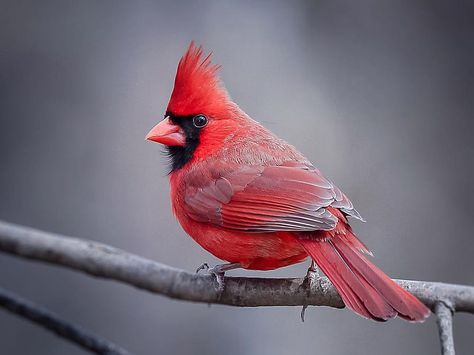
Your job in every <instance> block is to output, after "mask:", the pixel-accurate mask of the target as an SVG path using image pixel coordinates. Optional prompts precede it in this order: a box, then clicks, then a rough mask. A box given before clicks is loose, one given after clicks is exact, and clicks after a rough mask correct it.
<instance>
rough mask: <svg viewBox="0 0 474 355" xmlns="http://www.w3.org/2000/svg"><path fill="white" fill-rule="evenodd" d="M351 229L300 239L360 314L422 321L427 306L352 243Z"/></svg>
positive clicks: (425, 315)
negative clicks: (341, 235)
mask: <svg viewBox="0 0 474 355" xmlns="http://www.w3.org/2000/svg"><path fill="white" fill-rule="evenodd" d="M350 238H354V239H357V238H356V237H355V236H354V235H352V233H351V234H350V235H346V236H344V238H341V237H340V236H339V235H335V236H334V237H332V238H331V239H330V240H327V239H316V238H315V239H301V240H300V243H301V244H302V245H303V247H304V248H305V250H306V251H307V252H308V254H310V255H311V257H312V259H313V260H314V261H315V262H316V263H317V264H318V266H319V267H320V268H321V270H322V271H323V272H324V273H325V274H326V276H327V277H328V278H329V280H331V282H332V283H333V285H334V287H335V288H336V289H337V291H338V292H339V294H340V296H341V298H342V300H343V301H344V303H345V305H346V306H347V307H349V308H351V309H352V310H354V311H355V312H356V313H358V314H360V315H361V316H363V317H366V318H370V319H374V320H377V321H386V320H388V319H390V318H393V317H395V316H396V315H397V314H398V315H399V316H400V317H402V318H404V319H407V320H410V321H423V320H424V319H425V318H426V317H428V315H429V314H430V311H429V309H428V308H427V307H426V306H425V305H424V304H423V303H421V302H420V301H419V300H418V299H417V298H416V297H415V296H413V295H412V294H411V293H409V292H408V291H406V290H405V289H403V288H402V287H400V286H399V285H398V284H397V283H395V282H394V281H393V280H392V279H390V278H389V277H388V276H387V275H385V274H384V273H383V272H382V271H381V270H380V269H378V268H377V267H376V266H375V265H374V264H372V263H371V262H370V261H368V260H367V259H366V258H365V256H364V255H363V254H362V253H361V251H360V250H359V249H358V248H357V247H356V246H357V245H358V243H356V242H353V241H352V242H349V241H350Z"/></svg>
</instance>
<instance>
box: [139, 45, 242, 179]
mask: <svg viewBox="0 0 474 355" xmlns="http://www.w3.org/2000/svg"><path fill="white" fill-rule="evenodd" d="M218 70H219V66H218V65H215V64H212V63H211V54H209V55H207V56H204V55H203V51H202V48H201V47H196V46H195V45H194V43H193V42H191V44H190V45H189V48H188V50H187V51H186V53H185V54H184V56H183V57H182V58H181V60H180V61H179V64H178V69H177V72H176V78H175V82H174V88H173V92H172V93H171V98H170V100H169V103H168V107H167V109H166V113H165V117H164V119H163V120H162V121H161V122H160V123H158V124H157V125H156V126H155V127H153V128H152V129H151V131H150V132H149V133H148V134H147V136H146V139H148V140H151V141H155V142H158V143H161V144H164V145H165V146H166V147H167V150H168V153H169V155H170V156H171V164H172V166H171V170H172V171H174V170H177V169H179V168H181V167H182V166H184V165H185V164H186V163H187V162H188V161H189V160H191V159H192V158H193V157H196V155H210V154H213V153H215V151H216V150H217V149H219V148H220V147H221V146H222V144H223V142H224V141H225V139H226V138H227V137H228V136H229V135H231V134H232V133H233V132H234V131H235V130H236V129H237V127H238V121H239V120H242V119H245V118H244V117H245V114H244V113H243V112H242V111H241V110H240V109H239V107H238V106H237V105H236V104H235V103H233V102H232V100H231V99H230V97H229V95H228V93H227V91H226V89H225V88H224V86H223V84H222V82H221V81H220V79H219V76H218V74H217V72H218Z"/></svg>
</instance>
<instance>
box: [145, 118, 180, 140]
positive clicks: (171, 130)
mask: <svg viewBox="0 0 474 355" xmlns="http://www.w3.org/2000/svg"><path fill="white" fill-rule="evenodd" d="M145 139H147V140H149V141H154V142H158V143H161V144H164V145H169V146H181V147H183V146H184V145H185V144H186V136H185V134H184V132H183V130H182V129H181V127H179V126H178V125H175V124H173V122H171V120H170V119H169V117H165V119H164V120H163V121H161V122H160V123H158V124H157V125H156V126H155V127H153V128H152V129H151V131H150V132H148V134H147V135H146V137H145Z"/></svg>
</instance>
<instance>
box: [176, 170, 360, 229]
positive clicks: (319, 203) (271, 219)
mask: <svg viewBox="0 0 474 355" xmlns="http://www.w3.org/2000/svg"><path fill="white" fill-rule="evenodd" d="M185 202H186V206H185V208H186V212H187V214H188V216H189V217H191V218H193V219H194V220H197V221H200V222H208V223H213V224H217V225H219V226H222V227H224V228H228V229H234V230H242V231H246V232H256V233H263V232H277V231H314V230H331V229H333V228H334V227H335V226H336V223H337V218H336V217H335V216H333V215H332V214H331V213H330V212H329V211H327V209H326V207H328V206H333V207H337V208H340V209H341V210H342V211H343V212H345V213H346V214H349V215H353V216H354V217H356V218H357V217H360V216H359V215H358V213H357V212H356V211H355V210H354V209H353V206H352V203H351V202H350V201H349V199H347V197H346V196H345V195H344V194H343V193H342V192H341V191H340V190H339V189H338V188H337V187H335V186H334V185H333V184H332V183H331V182H330V181H328V180H326V179H325V178H324V177H323V176H322V175H321V174H320V173H319V171H318V170H317V169H315V168H313V167H308V166H304V165H301V164H297V163H292V162H288V163H286V164H283V165H279V166H266V167H262V166H253V167H248V166H244V167H239V168H238V169H237V170H234V171H232V172H228V173H226V174H223V175H222V176H220V177H219V178H217V179H215V180H213V181H212V183H210V184H208V185H206V186H204V187H189V188H188V189H187V190H186V199H185Z"/></svg>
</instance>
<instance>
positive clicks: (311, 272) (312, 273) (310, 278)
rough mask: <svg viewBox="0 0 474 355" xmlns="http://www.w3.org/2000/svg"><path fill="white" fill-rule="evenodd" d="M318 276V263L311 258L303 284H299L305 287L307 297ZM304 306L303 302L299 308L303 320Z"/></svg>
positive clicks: (305, 306)
mask: <svg viewBox="0 0 474 355" xmlns="http://www.w3.org/2000/svg"><path fill="white" fill-rule="evenodd" d="M318 278H319V269H318V265H316V263H315V261H314V260H311V265H310V267H309V268H308V271H307V272H306V276H305V277H304V280H303V284H302V285H301V286H302V287H303V288H305V289H306V294H307V295H308V297H309V296H310V295H311V289H312V288H313V285H314V282H315V280H316V279H318ZM306 308H308V305H307V304H305V305H304V306H303V308H302V309H301V321H302V322H304V315H305V312H306Z"/></svg>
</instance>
